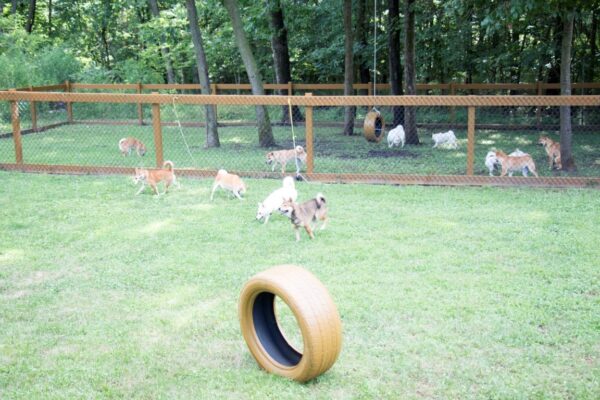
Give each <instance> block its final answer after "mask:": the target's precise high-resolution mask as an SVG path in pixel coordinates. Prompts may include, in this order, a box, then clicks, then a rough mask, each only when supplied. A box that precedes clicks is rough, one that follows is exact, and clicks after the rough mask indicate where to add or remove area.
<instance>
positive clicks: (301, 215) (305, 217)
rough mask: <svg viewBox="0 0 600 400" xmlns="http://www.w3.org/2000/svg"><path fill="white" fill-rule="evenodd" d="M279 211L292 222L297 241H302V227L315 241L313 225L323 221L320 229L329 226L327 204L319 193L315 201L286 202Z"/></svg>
mask: <svg viewBox="0 0 600 400" xmlns="http://www.w3.org/2000/svg"><path fill="white" fill-rule="evenodd" d="M279 211H280V212H281V213H282V214H283V215H285V216H287V217H289V218H290V220H291V221H292V225H293V226H294V231H295V233H296V241H299V240H300V231H299V229H300V227H302V228H304V229H305V230H306V233H308V237H309V238H311V239H314V238H315V235H314V233H313V226H312V223H313V222H315V221H323V224H322V225H321V228H320V229H325V226H326V225H327V203H326V201H325V197H324V196H323V195H322V194H321V193H318V194H317V195H316V196H315V198H314V199H310V200H308V201H306V202H304V203H302V204H298V203H296V202H294V201H293V200H285V201H284V202H283V204H282V205H281V207H279Z"/></svg>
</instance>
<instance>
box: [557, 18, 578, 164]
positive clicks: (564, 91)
mask: <svg viewBox="0 0 600 400" xmlns="http://www.w3.org/2000/svg"><path fill="white" fill-rule="evenodd" d="M574 17H575V14H574V11H570V12H568V13H567V14H566V15H565V16H564V21H563V34H562V45H561V60H560V94H561V95H562V96H570V95H571V47H572V43H573V20H574ZM572 141H573V130H572V128H571V107H570V106H561V107H560V158H561V162H562V170H563V171H567V172H574V171H577V167H576V166H575V159H574V158H573V153H572Z"/></svg>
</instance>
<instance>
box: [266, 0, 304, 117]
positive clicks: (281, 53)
mask: <svg viewBox="0 0 600 400" xmlns="http://www.w3.org/2000/svg"><path fill="white" fill-rule="evenodd" d="M269 8H270V11H269V14H270V16H271V29H272V31H273V33H272V34H271V49H272V50H273V64H274V66H275V80H276V82H277V83H278V84H280V85H285V84H287V83H288V82H291V81H292V71H291V66H290V52H289V48H288V36H287V29H286V27H285V22H284V18H283V8H282V7H281V0H271V1H270V2H269ZM286 93H287V95H288V96H291V95H292V94H291V93H288V91H287V90H280V91H279V95H282V96H283V95H284V94H286ZM292 117H293V118H294V119H295V120H296V121H304V117H303V116H302V113H301V112H300V108H299V107H298V106H292ZM281 123H282V124H289V123H290V116H289V110H288V107H287V106H283V107H282V109H281Z"/></svg>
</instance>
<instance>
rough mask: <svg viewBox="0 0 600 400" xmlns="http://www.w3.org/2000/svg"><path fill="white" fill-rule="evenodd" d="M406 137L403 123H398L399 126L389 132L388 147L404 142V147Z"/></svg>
mask: <svg viewBox="0 0 600 400" xmlns="http://www.w3.org/2000/svg"><path fill="white" fill-rule="evenodd" d="M405 137H406V134H405V132H404V128H403V127H402V125H398V126H397V127H395V128H394V129H392V130H391V131H389V132H388V136H387V141H388V147H389V148H392V147H393V146H399V145H400V144H402V147H404V140H405Z"/></svg>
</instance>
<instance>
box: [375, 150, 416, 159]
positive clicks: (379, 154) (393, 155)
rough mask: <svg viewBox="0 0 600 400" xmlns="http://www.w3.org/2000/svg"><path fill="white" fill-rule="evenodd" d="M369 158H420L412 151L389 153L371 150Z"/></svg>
mask: <svg viewBox="0 0 600 400" xmlns="http://www.w3.org/2000/svg"><path fill="white" fill-rule="evenodd" d="M368 156H369V157H380V158H396V157H401V158H402V157H405V158H418V157H419V155H418V154H415V153H411V152H410V151H404V150H401V151H387V150H369V153H368Z"/></svg>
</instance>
